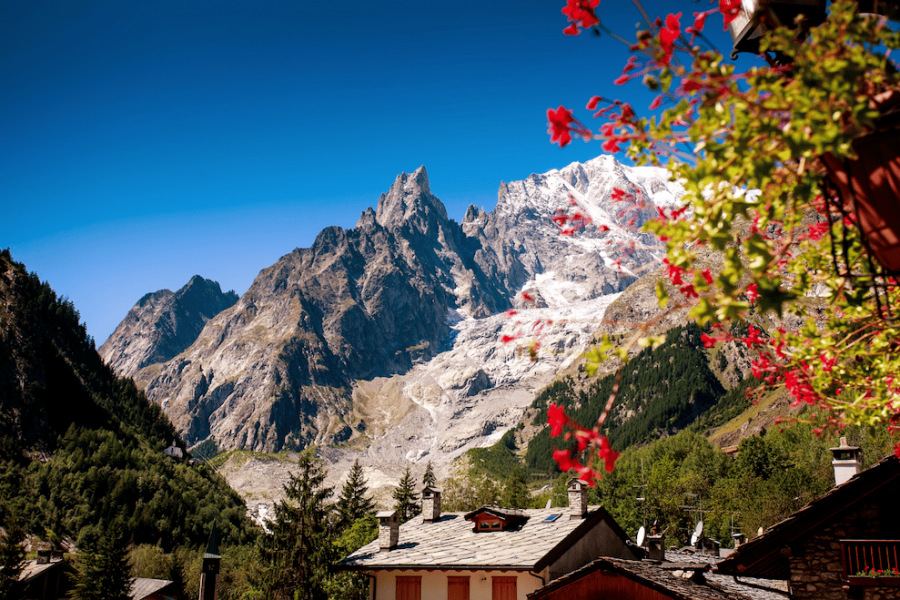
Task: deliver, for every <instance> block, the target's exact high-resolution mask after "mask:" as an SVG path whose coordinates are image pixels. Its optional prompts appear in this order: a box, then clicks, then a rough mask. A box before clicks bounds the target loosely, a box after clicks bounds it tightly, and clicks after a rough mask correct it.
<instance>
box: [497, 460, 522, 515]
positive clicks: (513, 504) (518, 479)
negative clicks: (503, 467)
mask: <svg viewBox="0 0 900 600" xmlns="http://www.w3.org/2000/svg"><path fill="white" fill-rule="evenodd" d="M500 501H501V503H502V504H503V506H505V507H506V508H525V507H526V506H527V504H528V486H527V481H526V480H525V473H524V472H522V469H516V470H514V471H513V472H512V473H510V474H509V477H507V478H506V482H505V483H504V485H503V492H502V494H501V500H500Z"/></svg>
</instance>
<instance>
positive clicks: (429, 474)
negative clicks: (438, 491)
mask: <svg viewBox="0 0 900 600" xmlns="http://www.w3.org/2000/svg"><path fill="white" fill-rule="evenodd" d="M436 486H437V477H435V476H434V467H432V466H431V461H430V460H429V461H428V465H427V466H426V467H425V475H423V476H422V487H436Z"/></svg>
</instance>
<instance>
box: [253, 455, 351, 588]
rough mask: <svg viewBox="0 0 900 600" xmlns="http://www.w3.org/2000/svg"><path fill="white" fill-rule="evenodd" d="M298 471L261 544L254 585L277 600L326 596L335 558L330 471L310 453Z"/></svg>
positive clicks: (302, 461)
mask: <svg viewBox="0 0 900 600" xmlns="http://www.w3.org/2000/svg"><path fill="white" fill-rule="evenodd" d="M297 469H298V473H297V474H296V475H294V474H291V478H290V480H289V481H288V483H287V484H285V486H284V491H285V494H286V496H287V498H286V499H285V500H282V501H281V502H279V503H278V504H276V505H275V521H274V522H273V523H272V525H271V528H272V534H271V535H267V536H266V537H265V538H264V539H263V541H262V543H261V544H260V563H261V565H260V569H259V571H258V572H257V574H256V577H255V581H254V587H256V588H257V589H258V590H259V591H261V592H262V593H263V597H265V598H271V599H274V600H324V599H325V598H326V597H327V592H326V585H327V581H328V578H329V575H330V570H331V565H332V563H333V562H334V558H335V556H334V554H335V552H334V546H333V541H334V529H333V526H332V519H331V507H330V505H327V504H326V502H327V501H328V499H329V498H331V496H332V494H333V493H334V490H333V489H332V488H330V487H325V476H326V472H325V469H324V468H323V467H322V465H321V461H318V460H316V459H315V458H314V456H313V454H312V452H311V451H306V452H303V453H302V454H300V459H299V460H298V461H297Z"/></svg>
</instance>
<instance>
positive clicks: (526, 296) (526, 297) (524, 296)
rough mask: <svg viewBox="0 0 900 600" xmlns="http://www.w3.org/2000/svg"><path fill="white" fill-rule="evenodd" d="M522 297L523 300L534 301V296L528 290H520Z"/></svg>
mask: <svg viewBox="0 0 900 600" xmlns="http://www.w3.org/2000/svg"><path fill="white" fill-rule="evenodd" d="M522 299H523V300H525V302H534V297H533V296H532V295H531V294H529V293H528V292H522Z"/></svg>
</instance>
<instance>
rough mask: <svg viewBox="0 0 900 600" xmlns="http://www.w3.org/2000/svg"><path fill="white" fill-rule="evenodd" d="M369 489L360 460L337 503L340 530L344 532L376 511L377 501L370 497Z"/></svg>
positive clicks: (355, 465)
mask: <svg viewBox="0 0 900 600" xmlns="http://www.w3.org/2000/svg"><path fill="white" fill-rule="evenodd" d="M368 494H369V488H368V486H366V479H365V477H364V476H363V468H362V467H361V466H360V465H359V460H357V461H356V462H354V463H353V466H352V467H351V468H350V474H349V476H348V477H347V481H346V482H345V483H344V487H343V488H342V489H341V495H340V496H339V497H338V501H337V512H338V529H339V530H341V531H344V530H345V529H347V528H349V527H350V526H351V525H353V523H355V522H356V521H357V520H358V519H361V518H363V517H365V516H366V515H367V514H369V513H371V512H373V511H374V510H375V501H374V500H372V498H370V497H369V495H368Z"/></svg>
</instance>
